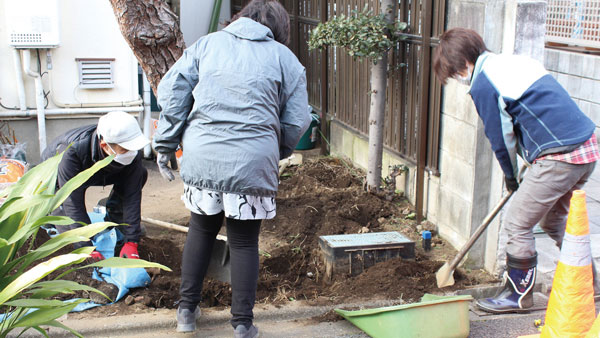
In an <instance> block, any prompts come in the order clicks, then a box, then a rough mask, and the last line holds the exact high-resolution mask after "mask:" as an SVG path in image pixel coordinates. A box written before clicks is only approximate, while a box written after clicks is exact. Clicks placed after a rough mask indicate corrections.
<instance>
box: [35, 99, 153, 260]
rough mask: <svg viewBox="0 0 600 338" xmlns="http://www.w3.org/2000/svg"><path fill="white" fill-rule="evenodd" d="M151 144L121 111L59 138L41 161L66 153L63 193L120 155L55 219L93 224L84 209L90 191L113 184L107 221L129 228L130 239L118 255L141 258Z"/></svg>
mask: <svg viewBox="0 0 600 338" xmlns="http://www.w3.org/2000/svg"><path fill="white" fill-rule="evenodd" d="M149 143H150V141H149V140H148V139H147V138H146V137H145V136H144V135H143V134H142V131H141V130H140V127H139V125H138V122H137V120H136V119H135V118H134V117H133V116H131V115H129V114H127V113H125V112H121V111H115V112H110V113H108V114H106V115H104V116H102V117H100V119H99V120H98V125H89V126H84V127H79V128H75V129H72V130H69V131H68V132H66V133H64V134H63V135H61V136H58V137H57V138H56V139H55V140H53V141H52V143H50V144H49V145H48V147H47V148H46V149H45V150H44V152H43V154H42V160H46V159H48V158H50V157H52V156H54V155H56V154H57V153H59V152H62V151H64V150H65V149H66V151H65V153H64V155H63V158H62V160H61V162H60V164H59V166H58V177H57V186H58V188H60V187H62V186H63V185H64V184H65V183H66V182H68V181H69V180H70V179H71V178H73V177H74V176H75V175H77V174H79V173H80V172H81V171H83V170H85V169H88V168H90V167H91V166H92V165H94V163H96V162H98V161H100V160H102V159H104V158H105V157H106V156H110V155H115V158H114V160H113V161H112V162H111V163H110V164H109V165H107V166H106V167H104V168H102V169H100V171H98V172H97V173H96V174H94V176H92V177H91V178H90V179H89V180H88V181H87V182H85V183H84V184H83V185H82V186H81V187H79V188H77V189H76V190H75V191H73V192H72V193H71V195H70V196H69V197H68V198H67V199H66V200H65V202H64V203H63V204H62V205H61V206H60V207H59V208H58V209H57V210H55V212H54V213H53V214H54V215H66V216H68V217H70V218H72V219H73V220H74V221H76V222H83V223H85V224H89V223H90V218H89V216H88V214H87V211H86V208H85V192H86V190H87V188H88V187H90V186H106V185H111V184H112V185H113V188H112V190H111V192H110V195H109V196H108V200H107V202H106V211H107V213H106V217H105V220H106V221H109V222H115V223H126V224H129V226H122V227H120V230H121V232H122V233H123V234H124V237H125V244H124V245H123V247H122V249H121V252H120V254H119V256H120V257H125V258H139V255H138V243H139V241H140V234H141V227H140V219H141V216H140V204H141V201H142V188H143V187H144V184H145V183H146V179H147V178H148V172H147V170H146V168H144V167H143V166H142V154H141V152H139V150H140V149H142V148H144V147H145V146H146V145H148V144H149ZM69 145H71V146H70V147H69ZM80 226H81V225H80V224H78V223H74V224H71V225H66V226H56V228H57V230H58V232H61V233H62V232H64V231H67V230H70V229H74V228H77V227H80ZM75 246H76V247H83V246H92V243H91V242H79V243H76V244H75ZM92 259H93V260H102V259H104V257H103V256H102V254H101V253H100V252H98V251H94V252H92Z"/></svg>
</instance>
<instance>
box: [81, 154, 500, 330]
mask: <svg viewBox="0 0 600 338" xmlns="http://www.w3.org/2000/svg"><path fill="white" fill-rule="evenodd" d="M363 178H364V173H362V172H361V171H360V170H358V169H356V168H354V167H352V166H351V165H350V164H348V163H347V162H345V161H343V160H341V159H337V158H331V157H322V158H315V159H308V160H305V162H304V164H302V165H301V166H298V167H291V168H288V169H287V171H286V172H285V173H284V174H283V175H282V182H281V184H280V188H279V193H278V197H277V217H275V219H273V220H267V221H264V222H263V224H262V229H261V237H260V243H259V247H260V273H259V281H258V289H257V303H270V304H281V303H283V302H290V301H295V300H306V301H308V302H309V303H311V304H332V303H333V304H335V303H342V302H357V301H360V300H361V299H370V300H373V299H388V300H389V299H393V300H398V302H399V303H406V302H414V301H418V300H419V298H420V297H421V296H422V295H423V294H424V293H427V292H429V293H438V294H439V293H442V292H448V291H452V290H456V289H464V288H467V287H469V286H472V285H478V284H481V283H487V282H490V281H493V280H494V279H493V278H492V277H491V276H489V275H487V274H485V273H482V272H481V271H463V270H459V271H457V272H456V273H455V280H456V284H455V285H454V286H452V287H449V288H445V289H443V290H440V289H438V288H437V286H436V279H435V273H436V271H437V270H438V269H439V268H440V267H441V266H442V264H443V262H444V261H446V260H449V259H451V258H452V257H453V256H454V254H455V251H454V250H453V249H452V248H451V247H450V246H449V245H446V244H445V243H444V242H443V241H442V240H441V239H439V238H437V237H436V238H434V241H433V243H434V247H433V250H431V251H429V252H424V251H423V250H422V249H421V246H420V242H419V241H418V239H419V232H418V231H417V225H416V222H415V221H414V220H411V219H409V218H411V217H410V216H408V215H410V214H411V213H412V208H413V207H412V206H411V205H410V204H409V203H408V202H407V201H406V200H405V199H403V198H401V197H400V196H395V197H394V198H392V199H391V200H389V198H385V196H378V195H374V194H368V193H365V192H364V190H363V188H362V186H363V185H362V182H363ZM184 222H185V221H183V222H182V223H184ZM147 227H148V228H149V229H150V228H151V227H150V226H147ZM380 231H399V232H401V233H402V234H403V235H404V236H406V237H408V238H410V239H412V240H414V241H416V252H417V257H416V259H414V260H404V259H401V258H396V259H392V260H388V261H386V262H382V263H379V264H376V265H374V266H372V267H370V268H369V269H367V270H366V271H365V272H363V273H362V274H360V275H358V276H354V277H352V276H349V275H344V274H338V275H334V278H333V280H332V281H330V282H326V281H325V280H324V278H323V275H324V271H325V269H324V265H323V262H322V259H321V256H320V250H319V247H318V237H319V236H321V235H334V234H353V233H359V232H380ZM184 242H185V234H183V233H176V232H172V231H171V232H170V231H164V230H163V231H159V230H156V229H155V230H154V231H149V235H148V236H147V237H145V238H143V240H142V242H141V243H140V256H141V258H143V259H146V260H149V261H154V262H158V263H161V264H164V265H167V266H169V267H170V268H172V269H173V272H165V271H161V272H160V273H158V274H153V275H152V279H153V281H152V283H151V284H150V286H149V287H147V288H143V289H135V290H131V294H130V295H131V298H129V301H128V303H129V304H133V305H126V304H124V303H125V302H118V303H117V304H113V305H110V306H104V307H100V308H95V309H92V310H90V311H96V312H98V311H99V312H103V313H108V314H115V313H119V312H123V313H131V312H132V311H136V310H139V311H143V310H144V309H147V307H155V308H174V307H176V304H177V300H178V299H179V293H178V291H179V283H180V274H181V270H180V265H181V252H182V249H183V243H184ZM117 252H118V251H117ZM72 278H74V279H78V277H72ZM88 278H89V277H88ZM132 300H133V301H132ZM229 305H231V287H230V285H229V284H227V283H223V282H220V281H215V280H211V279H207V280H205V283H204V288H203V303H202V306H204V307H212V306H229ZM326 317H327V316H326ZM327 318H329V317H327ZM324 320H329V319H324Z"/></svg>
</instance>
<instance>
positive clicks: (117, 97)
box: [0, 0, 140, 163]
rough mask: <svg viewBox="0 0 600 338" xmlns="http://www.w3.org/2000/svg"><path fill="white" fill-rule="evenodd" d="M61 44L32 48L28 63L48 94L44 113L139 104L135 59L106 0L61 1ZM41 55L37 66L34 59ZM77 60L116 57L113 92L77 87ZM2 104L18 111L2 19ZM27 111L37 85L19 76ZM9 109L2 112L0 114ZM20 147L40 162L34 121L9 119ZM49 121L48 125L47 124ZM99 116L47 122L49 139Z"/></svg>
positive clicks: (11, 56)
mask: <svg viewBox="0 0 600 338" xmlns="http://www.w3.org/2000/svg"><path fill="white" fill-rule="evenodd" d="M6 1H13V0H1V1H0V13H2V15H4V13H5V3H6ZM58 7H59V9H58V13H59V14H58V15H59V22H60V45H59V46H58V47H57V48H52V49H49V50H46V49H32V50H31V59H30V60H25V59H23V58H22V63H26V62H29V64H30V67H31V69H32V70H33V71H37V70H38V69H39V67H40V66H41V72H42V73H43V77H42V80H43V81H42V82H43V87H44V91H45V92H46V93H47V99H48V102H47V105H46V108H47V109H53V108H60V106H62V105H65V104H67V105H68V104H84V105H88V106H102V105H107V104H110V105H121V104H122V102H128V101H134V100H138V99H140V98H139V94H138V81H137V76H138V74H137V60H136V59H135V56H134V55H133V52H132V51H131V49H130V48H129V46H128V45H127V43H126V42H125V39H124V38H123V36H122V35H121V32H120V30H119V27H118V24H117V21H116V18H115V16H114V13H113V10H112V7H111V5H110V2H109V1H106V0H86V1H78V0H59V1H58ZM38 52H39V65H38V58H37V55H38ZM76 58H114V59H115V61H114V72H113V74H114V80H115V86H114V88H108V89H83V88H80V87H79V75H78V65H77V62H76V60H75V59H76ZM0 74H2V76H1V77H0V102H1V103H2V105H3V106H5V107H8V108H15V107H18V106H19V100H18V92H17V86H16V83H17V76H19V75H17V74H16V72H15V68H14V48H13V47H11V46H10V45H9V39H8V27H6V20H0ZM22 78H23V81H24V85H25V95H26V98H27V107H28V110H35V109H36V108H37V107H36V98H35V86H34V80H33V78H32V77H30V76H27V75H25V74H23V76H22ZM10 111H13V110H10V109H5V108H2V107H0V112H10ZM52 119H53V120H52ZM8 120H9V125H10V127H11V128H12V129H14V130H15V133H16V136H17V138H18V139H19V141H20V142H26V143H27V158H28V160H29V162H32V163H37V162H39V153H40V149H39V143H38V130H37V122H36V119H35V118H29V119H8ZM51 120H52V121H51ZM96 121H97V115H96V116H93V115H80V116H76V119H74V118H72V117H71V118H68V119H67V118H65V117H60V118H56V117H55V118H52V117H48V121H47V138H46V141H47V143H49V142H50V141H51V140H52V138H53V137H55V136H57V135H59V134H61V133H63V132H65V131H66V130H68V129H69V128H74V127H77V126H80V125H85V124H91V123H95V122H96Z"/></svg>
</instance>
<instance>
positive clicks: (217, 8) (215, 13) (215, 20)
mask: <svg viewBox="0 0 600 338" xmlns="http://www.w3.org/2000/svg"><path fill="white" fill-rule="evenodd" d="M221 3H222V0H215V4H214V6H213V10H212V14H211V16H210V24H209V25H208V32H209V33H214V32H216V31H217V28H219V17H221Z"/></svg>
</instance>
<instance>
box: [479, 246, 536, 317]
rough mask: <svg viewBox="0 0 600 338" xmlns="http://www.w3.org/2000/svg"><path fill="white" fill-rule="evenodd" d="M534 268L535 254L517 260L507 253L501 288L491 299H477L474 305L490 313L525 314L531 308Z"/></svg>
mask: <svg viewBox="0 0 600 338" xmlns="http://www.w3.org/2000/svg"><path fill="white" fill-rule="evenodd" d="M536 266H537V253H536V254H535V256H532V257H527V258H517V257H513V256H511V255H509V254H508V253H507V254H506V271H505V272H504V286H503V288H502V289H501V290H500V292H498V294H496V296H494V297H493V298H485V299H478V300H477V301H476V302H475V304H477V307H479V308H480V309H481V310H483V311H486V312H491V313H505V312H526V311H527V309H529V308H531V307H532V306H533V285H534V284H535V277H536V274H537V268H536Z"/></svg>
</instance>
